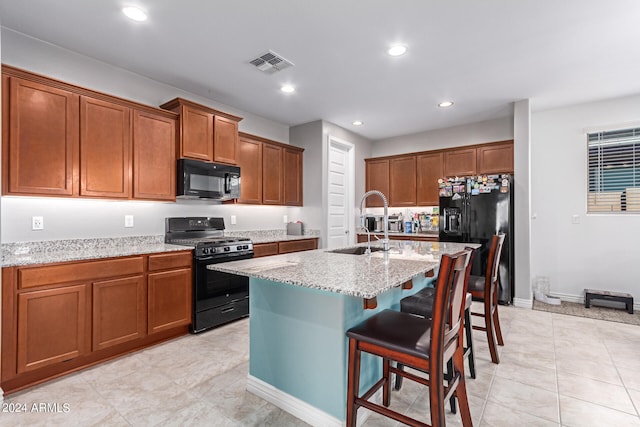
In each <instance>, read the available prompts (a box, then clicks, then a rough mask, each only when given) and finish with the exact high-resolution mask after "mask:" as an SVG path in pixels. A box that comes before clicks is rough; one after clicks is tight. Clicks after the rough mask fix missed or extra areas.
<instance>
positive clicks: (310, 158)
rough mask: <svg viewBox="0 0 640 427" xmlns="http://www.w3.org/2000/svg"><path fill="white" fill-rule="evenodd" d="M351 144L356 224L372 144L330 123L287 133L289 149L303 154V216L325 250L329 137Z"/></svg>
mask: <svg viewBox="0 0 640 427" xmlns="http://www.w3.org/2000/svg"><path fill="white" fill-rule="evenodd" d="M329 135H331V136H333V137H336V138H338V139H340V140H343V141H346V142H350V143H352V144H353V145H354V149H355V156H354V157H355V191H354V194H355V200H354V218H353V219H352V221H353V223H354V224H357V219H356V217H357V215H359V212H357V209H356V208H358V207H359V206H358V202H359V201H360V197H362V194H364V188H365V168H364V159H365V158H367V157H371V141H370V140H368V139H366V138H363V137H362V136H360V135H357V134H355V133H353V132H351V131H348V130H346V129H343V128H341V127H339V126H337V125H335V124H333V123H330V122H326V121H323V120H318V121H315V122H310V123H305V124H302V125H299V126H293V127H292V128H291V129H290V133H289V141H290V143H291V144H292V145H296V146H298V147H302V148H304V149H305V151H304V177H303V179H304V184H303V185H304V214H305V215H304V216H305V218H307V220H308V221H309V223H308V226H309V227H311V228H315V229H319V230H321V236H320V245H321V247H324V242H326V239H327V235H326V233H327V226H326V221H327V217H326V213H327V211H328V209H327V206H326V203H327V202H326V197H325V196H326V183H327V179H328V177H327V174H328V172H327V171H328V164H327V162H328V160H327V159H328V150H329V148H328V137H329Z"/></svg>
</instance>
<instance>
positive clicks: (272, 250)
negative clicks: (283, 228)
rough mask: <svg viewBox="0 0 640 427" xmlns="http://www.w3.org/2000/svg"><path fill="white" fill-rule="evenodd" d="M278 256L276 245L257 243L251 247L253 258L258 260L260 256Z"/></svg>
mask: <svg viewBox="0 0 640 427" xmlns="http://www.w3.org/2000/svg"><path fill="white" fill-rule="evenodd" d="M269 255H278V243H277V242H275V243H259V244H257V245H253V257H254V258H259V257H261V256H269Z"/></svg>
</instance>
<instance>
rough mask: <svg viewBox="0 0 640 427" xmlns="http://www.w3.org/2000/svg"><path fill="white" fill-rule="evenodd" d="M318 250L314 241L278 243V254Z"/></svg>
mask: <svg viewBox="0 0 640 427" xmlns="http://www.w3.org/2000/svg"><path fill="white" fill-rule="evenodd" d="M317 248H318V242H317V241H316V239H306V240H294V241H290V242H280V243H279V253H281V254H286V253H289V252H300V251H309V250H312V249H317Z"/></svg>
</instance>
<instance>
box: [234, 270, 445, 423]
mask: <svg viewBox="0 0 640 427" xmlns="http://www.w3.org/2000/svg"><path fill="white" fill-rule="evenodd" d="M432 282H433V278H430V277H424V276H416V277H414V278H413V279H412V283H413V287H412V289H410V290H403V289H402V288H401V287H397V288H392V289H391V290H388V291H385V292H383V293H381V294H380V295H378V296H377V302H378V306H377V308H375V309H366V310H365V309H364V308H363V299H362V298H360V297H355V296H349V295H343V294H340V293H335V292H330V291H322V290H317V289H311V288H306V287H302V286H295V285H289V284H284V283H279V282H273V281H269V280H263V279H257V278H253V277H252V278H251V279H250V285H249V293H250V295H251V297H250V309H249V310H250V353H249V355H250V356H249V357H250V359H249V378H248V380H247V390H248V391H250V392H251V393H253V394H256V395H258V396H260V397H262V398H263V399H265V400H267V401H269V402H271V403H273V404H275V405H276V406H278V407H280V408H282V409H283V410H285V411H287V412H289V413H291V414H292V415H294V416H296V417H297V418H300V419H301V420H303V421H305V422H307V423H309V424H311V425H316V426H333V425H335V426H343V425H344V423H345V419H346V396H347V348H348V344H347V338H346V335H345V333H346V331H347V330H348V329H349V328H351V327H352V326H354V325H356V324H358V323H360V322H361V321H363V320H364V319H367V318H368V317H370V316H372V315H374V314H375V313H377V312H379V311H381V310H383V309H386V308H391V309H394V310H399V309H400V299H402V298H404V297H405V296H408V295H411V294H413V293H415V292H417V291H419V290H420V289H422V288H424V287H426V286H431V284H432ZM367 356H369V357H364V355H363V359H362V365H361V377H360V378H361V379H360V389H361V391H364V390H366V389H368V388H370V387H371V386H372V385H373V384H374V383H375V382H376V381H377V380H378V379H379V378H380V376H381V374H382V361H381V360H380V359H379V358H377V357H374V356H371V355H367ZM360 412H362V413H364V412H365V411H360Z"/></svg>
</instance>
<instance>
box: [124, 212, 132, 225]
mask: <svg viewBox="0 0 640 427" xmlns="http://www.w3.org/2000/svg"><path fill="white" fill-rule="evenodd" d="M124 226H125V227H126V228H131V227H133V215H125V216H124Z"/></svg>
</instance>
